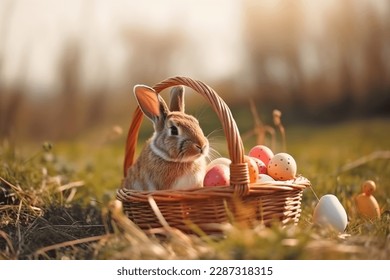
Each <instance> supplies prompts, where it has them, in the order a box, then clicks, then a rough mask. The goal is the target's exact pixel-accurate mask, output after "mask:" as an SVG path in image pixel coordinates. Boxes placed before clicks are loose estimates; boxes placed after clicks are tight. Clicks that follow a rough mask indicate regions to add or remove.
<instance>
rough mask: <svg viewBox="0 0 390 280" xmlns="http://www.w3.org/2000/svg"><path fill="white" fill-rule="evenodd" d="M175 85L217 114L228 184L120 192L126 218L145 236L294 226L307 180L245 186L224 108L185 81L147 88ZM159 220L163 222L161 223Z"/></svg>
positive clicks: (136, 120)
mask: <svg viewBox="0 0 390 280" xmlns="http://www.w3.org/2000/svg"><path fill="white" fill-rule="evenodd" d="M178 85H183V86H187V87H190V88H192V89H193V90H195V91H196V92H197V93H199V94H200V95H202V96H203V97H204V98H205V99H206V100H207V101H208V103H209V104H210V105H211V107H212V108H213V109H214V111H215V112H216V114H217V115H218V118H219V120H220V122H221V124H222V126H223V130H224V133H225V136H226V141H227V145H228V151H229V157H230V159H231V161H232V163H231V165H230V184H231V185H230V186H229V187H226V186H221V187H209V188H197V189H186V190H159V191H152V192H151V191H137V190H130V189H125V188H120V189H118V191H117V199H118V200H120V201H122V203H123V208H124V211H125V213H126V215H127V217H128V218H129V219H130V220H132V221H133V222H134V223H135V224H137V225H138V226H139V227H140V228H141V229H143V230H145V231H151V232H158V230H159V229H161V228H162V227H163V224H164V223H165V221H166V222H167V223H168V224H169V226H170V227H174V228H177V229H180V230H182V231H184V232H192V230H193V228H194V227H193V226H191V225H196V228H198V229H201V230H202V231H203V232H205V233H207V234H211V233H216V232H220V231H221V230H222V228H223V225H225V224H227V223H229V222H232V221H234V222H238V223H246V224H249V225H253V224H256V223H258V222H263V223H264V224H265V225H270V224H271V223H272V222H274V221H278V222H281V223H282V224H286V223H297V222H298V220H299V217H300V213H301V198H302V194H303V190H304V189H305V188H307V187H309V186H310V182H309V180H307V179H306V178H304V177H302V176H298V177H297V178H296V179H294V180H290V181H274V182H266V183H251V184H250V183H249V172H248V166H247V164H246V163H245V162H244V146H243V143H242V140H241V137H240V134H239V130H238V128H237V125H236V122H235V121H234V119H233V116H232V114H231V112H230V109H229V108H228V106H227V105H226V103H225V102H224V101H223V100H222V99H221V98H220V97H219V95H218V94H217V93H216V92H215V91H214V90H213V89H212V88H210V87H209V86H207V85H206V84H204V83H203V82H201V81H197V80H193V79H191V78H187V77H173V78H168V79H166V80H164V81H162V82H160V83H158V84H156V85H155V86H154V87H153V89H154V90H155V91H156V92H158V93H159V92H161V91H162V90H164V89H166V88H168V87H172V86H178ZM142 118H143V114H142V112H141V111H140V109H139V107H137V109H136V111H135V113H134V117H133V121H132V123H131V126H130V129H129V135H128V139H127V147H126V156H125V163H124V170H125V172H126V170H127V168H128V167H129V166H131V165H132V163H133V161H134V154H135V148H136V145H137V139H138V132H139V128H140V126H141V122H142ZM156 207H157V208H156ZM156 209H157V212H158V213H156ZM161 215H162V217H163V219H164V220H165V221H162V219H161Z"/></svg>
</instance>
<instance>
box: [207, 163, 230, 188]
mask: <svg viewBox="0 0 390 280" xmlns="http://www.w3.org/2000/svg"><path fill="white" fill-rule="evenodd" d="M229 185H230V170H229V167H227V166H226V165H224V164H215V165H214V166H212V167H211V168H210V169H209V170H208V171H207V172H206V175H205V177H204V180H203V186H204V187H216V186H229Z"/></svg>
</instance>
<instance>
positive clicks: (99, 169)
mask: <svg viewBox="0 0 390 280" xmlns="http://www.w3.org/2000/svg"><path fill="white" fill-rule="evenodd" d="M239 127H240V125H239ZM389 128H390V120H389V119H372V120H359V121H350V122H345V123H338V124H333V125H318V126H314V125H310V126H308V125H304V126H294V127H287V128H286V130H287V152H289V153H290V154H292V155H293V156H294V158H295V159H296V161H297V164H298V172H299V173H301V174H303V175H304V176H305V177H307V178H308V179H309V180H310V181H311V183H312V190H313V191H314V192H313V191H312V190H310V189H307V190H305V191H304V195H303V200H302V215H301V219H300V222H299V224H298V225H297V226H287V227H284V228H282V227H280V225H274V226H272V227H269V228H265V227H263V226H262V225H258V226H256V227H255V228H242V227H241V226H237V225H234V224H232V225H231V226H230V227H229V228H227V229H226V231H225V234H224V236H223V237H218V238H217V237H210V236H193V235H185V234H183V233H182V232H178V231H175V230H170V231H168V232H167V234H166V235H165V236H164V238H161V237H153V236H147V235H145V233H143V232H142V231H140V230H139V229H138V228H137V227H136V226H135V225H133V224H132V223H131V222H130V221H129V220H128V219H127V218H126V217H125V216H124V215H123V213H122V212H121V211H120V209H119V208H118V207H117V205H116V204H115V203H114V198H115V191H116V189H117V188H118V187H119V185H120V182H121V178H122V161H123V150H124V139H125V135H122V136H118V137H117V138H113V139H111V138H110V139H109V138H107V137H106V135H105V133H102V132H99V131H97V132H94V133H91V134H89V135H85V136H82V137H81V138H80V139H77V140H75V141H65V142H55V143H51V145H52V146H49V145H48V144H47V143H46V144H44V145H43V144H42V143H39V144H37V143H19V144H17V145H13V144H12V143H9V142H7V141H3V142H2V143H1V144H0V177H1V178H2V179H3V181H0V221H1V222H0V259H389V258H390V243H389V240H390V215H389V210H390V188H389V182H390V162H389V160H390V159H389V157H388V151H390V141H389V136H388V130H389ZM217 134H219V135H222V132H221V133H219V132H218V133H217ZM96 139H98V140H96ZM100 139H104V140H100ZM254 144H255V142H254V138H251V139H247V140H246V141H245V143H244V145H245V147H246V150H247V151H248V150H249V149H250V147H251V146H253V145H254ZM214 148H215V149H217V150H218V151H220V153H221V155H223V156H226V148H225V143H224V141H223V139H221V137H218V141H217V142H215V144H214ZM276 151H278V149H276ZM378 151H381V152H378ZM386 151H387V154H386ZM374 152H378V153H377V154H374V155H375V156H377V157H376V158H374V159H372V158H366V159H365V160H363V161H362V164H360V165H357V166H354V165H353V164H354V163H359V161H358V160H359V159H361V158H363V159H364V157H366V156H368V155H372V154H373V153H374ZM367 179H372V180H374V181H375V182H376V184H377V191H376V192H375V194H374V195H375V197H376V199H377V201H378V202H379V204H380V207H381V210H382V217H381V219H378V220H375V221H368V220H364V219H361V218H360V217H358V216H357V214H356V211H355V206H354V203H353V197H354V196H355V195H357V194H358V193H359V192H360V186H361V183H362V182H363V181H364V180H367ZM314 193H315V194H316V195H317V196H318V197H321V196H323V195H325V194H329V193H330V194H334V195H336V196H337V197H338V199H339V200H340V202H341V203H342V205H343V206H344V208H345V209H346V211H347V214H348V218H349V223H348V226H347V229H346V231H345V233H344V234H342V235H340V234H338V233H336V232H334V231H332V230H330V229H325V228H320V227H318V226H316V225H313V223H312V213H313V210H314V207H315V205H316V203H317V199H316V196H315V194H314Z"/></svg>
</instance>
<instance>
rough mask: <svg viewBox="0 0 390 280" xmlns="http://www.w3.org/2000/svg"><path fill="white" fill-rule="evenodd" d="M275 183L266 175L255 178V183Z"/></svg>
mask: <svg viewBox="0 0 390 280" xmlns="http://www.w3.org/2000/svg"><path fill="white" fill-rule="evenodd" d="M272 181H275V180H274V178H272V177H271V176H269V175H267V174H259V177H258V178H257V181H256V183H266V182H272Z"/></svg>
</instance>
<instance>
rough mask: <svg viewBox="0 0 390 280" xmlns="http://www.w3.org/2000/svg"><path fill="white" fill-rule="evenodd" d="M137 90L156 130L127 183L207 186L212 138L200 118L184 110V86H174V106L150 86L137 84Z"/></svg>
mask: <svg viewBox="0 0 390 280" xmlns="http://www.w3.org/2000/svg"><path fill="white" fill-rule="evenodd" d="M134 94H135V97H136V99H137V102H138V104H139V107H140V109H141V111H142V112H143V113H144V115H145V116H147V117H148V118H149V119H150V120H151V121H152V122H153V127H154V133H153V136H152V137H151V138H150V139H149V140H148V141H147V142H146V145H145V147H144V149H143V150H142V151H141V153H140V155H139V157H138V159H137V161H136V162H135V163H134V165H132V166H130V167H129V168H128V170H127V174H126V177H125V179H124V181H123V186H124V187H125V188H129V189H136V190H143V191H154V190H165V189H183V188H196V187H203V178H204V175H205V172H206V158H207V156H208V152H209V142H208V140H207V138H206V137H205V136H204V134H203V131H202V129H201V128H200V126H199V122H198V120H197V119H196V118H194V117H193V116H190V115H187V114H185V113H184V87H183V86H178V87H174V88H173V89H172V90H171V101H170V108H168V106H167V105H166V103H165V102H164V100H163V99H162V97H161V96H160V95H159V94H158V93H157V92H155V91H154V90H153V89H152V88H150V87H148V86H144V85H136V86H135V87H134Z"/></svg>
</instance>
